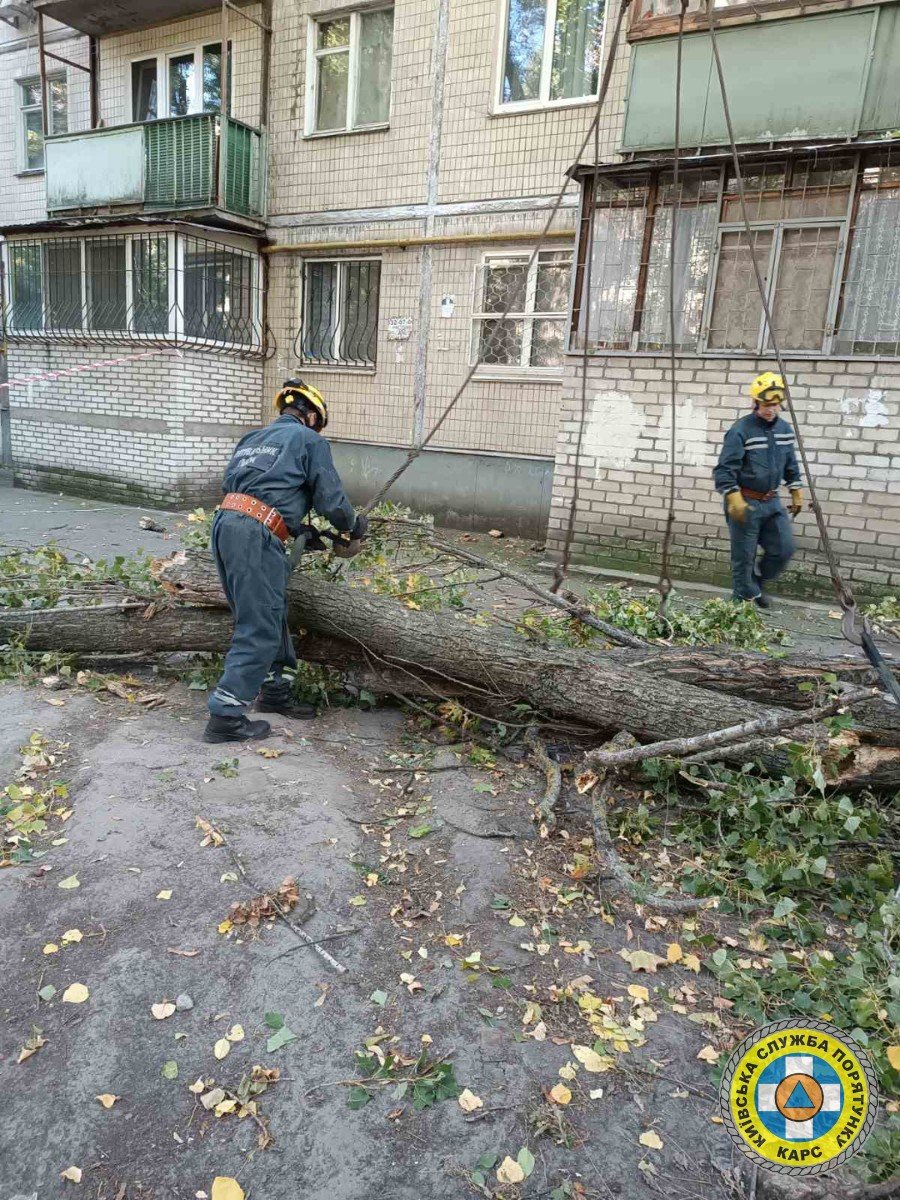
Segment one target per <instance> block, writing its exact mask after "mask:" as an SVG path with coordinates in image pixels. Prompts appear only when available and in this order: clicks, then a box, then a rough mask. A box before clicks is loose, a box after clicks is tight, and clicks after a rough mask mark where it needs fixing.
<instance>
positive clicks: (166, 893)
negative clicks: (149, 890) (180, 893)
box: [156, 888, 172, 900]
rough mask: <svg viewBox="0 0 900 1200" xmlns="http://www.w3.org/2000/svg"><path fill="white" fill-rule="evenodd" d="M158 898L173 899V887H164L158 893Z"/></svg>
mask: <svg viewBox="0 0 900 1200" xmlns="http://www.w3.org/2000/svg"><path fill="white" fill-rule="evenodd" d="M156 898H157V900H171V899H172V889H171V888H163V890H162V891H161V892H157V893H156Z"/></svg>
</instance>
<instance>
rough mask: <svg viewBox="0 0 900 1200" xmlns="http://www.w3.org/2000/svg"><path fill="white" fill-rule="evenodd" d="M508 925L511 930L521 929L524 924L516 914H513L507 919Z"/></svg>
mask: <svg viewBox="0 0 900 1200" xmlns="http://www.w3.org/2000/svg"><path fill="white" fill-rule="evenodd" d="M509 923H510V925H512V927H513V929H521V928H522V927H523V926H524V924H525V922H524V921H523V920H522V918H521V917H520V916H519V914H518V913H513V915H512V916H511V917H510V918H509Z"/></svg>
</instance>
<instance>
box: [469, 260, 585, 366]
mask: <svg viewBox="0 0 900 1200" xmlns="http://www.w3.org/2000/svg"><path fill="white" fill-rule="evenodd" d="M542 254H567V255H568V256H569V286H568V288H567V295H568V293H569V292H571V287H572V275H573V273H574V268H575V254H574V251H573V250H571V249H569V248H568V247H565V246H563V247H559V248H554V247H548V248H547V249H546V250H542V251H540V252H539V253H538V254H537V255H535V259H534V262H533V263H532V264H531V266H530V267H529V268H528V277H527V279H526V282H525V308H524V310H523V311H522V312H515V311H513V312H510V313H509V315H508V316H507V317H506V318H505V319H506V320H507V321H522V322H523V323H524V329H523V332H522V351H521V354H520V357H519V362H518V363H509V364H503V363H485V362H481V360H480V359H479V358H478V344H479V342H480V336H479V331H480V325H481V322H483V321H496V320H499V319H500V318H501V317H502V315H503V314H502V312H501V313H497V312H484V311H483V309H482V307H481V306H482V305H483V303H484V288H485V281H486V277H487V269H488V267H491V266H495V265H496V266H499V265H504V264H508V265H510V266H522V265H524V264H525V263H527V262H528V260H529V258H530V257H531V252H530V251H527V252H524V253H523V252H521V251H515V250H507V251H497V250H493V251H488V252H487V253H485V254H483V255H482V256H481V260H480V261H479V262H478V264H477V265H476V267H475V282H474V290H473V303H472V333H471V342H470V351H469V364H470V366H473V367H475V368H476V373H475V378H476V379H505V380H509V379H514V378H523V379H529V380H532V381H533V380H536V379H547V380H554V381H557V382H561V381H562V376H563V371H564V370H565V364H564V363H561V364H560V365H559V366H558V367H536V366H532V365H531V342H532V337H533V334H534V323H535V321H543V320H554V321H557V320H558V321H559V323H560V326H561V327H562V331H563V340H562V354H563V356H565V354H566V353H567V350H568V347H567V332H568V323H569V307H568V305H567V306H566V308H565V309H564V310H563V311H561V312H536V311H535V307H534V301H535V296H536V294H537V274H538V267H539V265H540V261H541V255H542Z"/></svg>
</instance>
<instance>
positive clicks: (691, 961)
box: [681, 954, 700, 975]
mask: <svg viewBox="0 0 900 1200" xmlns="http://www.w3.org/2000/svg"><path fill="white" fill-rule="evenodd" d="M681 965H682V966H683V967H687V969H688V970H689V971H693V972H694V973H695V974H696V975H699V974H700V959H699V958H698V957H697V955H696V954H685V956H684V957H683V958H682V960H681Z"/></svg>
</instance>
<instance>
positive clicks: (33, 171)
mask: <svg viewBox="0 0 900 1200" xmlns="http://www.w3.org/2000/svg"><path fill="white" fill-rule="evenodd" d="M43 174H44V168H43V167H29V168H28V169H27V170H25V171H16V179H33V178H34V177H35V176H36V175H43Z"/></svg>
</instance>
